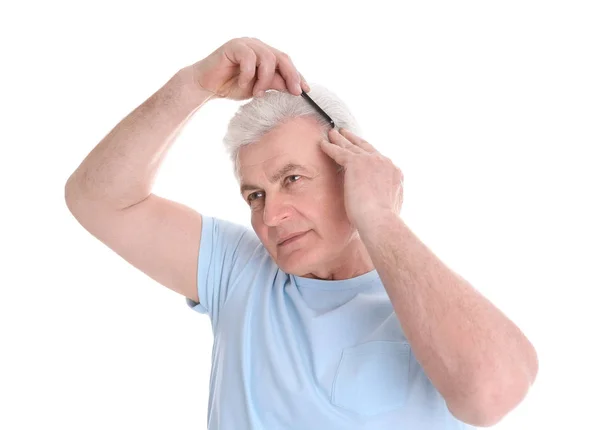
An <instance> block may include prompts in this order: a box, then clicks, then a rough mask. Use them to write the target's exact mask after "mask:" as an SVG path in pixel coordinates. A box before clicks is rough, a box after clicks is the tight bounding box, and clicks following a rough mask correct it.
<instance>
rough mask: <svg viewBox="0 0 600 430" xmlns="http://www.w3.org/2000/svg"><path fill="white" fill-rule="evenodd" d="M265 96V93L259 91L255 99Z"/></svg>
mask: <svg viewBox="0 0 600 430" xmlns="http://www.w3.org/2000/svg"><path fill="white" fill-rule="evenodd" d="M264 95H265V92H264V91H263V90H260V91H259V92H257V93H256V97H262V96H264Z"/></svg>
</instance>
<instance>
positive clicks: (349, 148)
mask: <svg viewBox="0 0 600 430" xmlns="http://www.w3.org/2000/svg"><path fill="white" fill-rule="evenodd" d="M320 144H321V149H322V150H323V152H325V154H327V155H328V156H330V157H331V158H332V159H333V160H334V161H335V162H336V163H337V164H339V165H340V166H342V167H343V169H344V204H345V207H346V214H347V215H348V219H349V220H350V222H351V223H352V224H353V225H354V226H355V227H357V228H358V230H359V231H360V230H361V228H362V227H363V226H367V225H368V223H372V222H375V221H376V220H377V219H379V218H381V217H384V216H387V215H388V214H390V213H391V214H395V215H399V214H400V209H401V208H402V201H403V198H404V189H403V185H404V174H403V173H402V171H401V170H400V169H399V168H398V167H396V166H395V165H394V163H392V160H390V159H389V158H387V157H384V156H383V155H381V154H380V153H379V152H378V151H377V150H376V149H375V148H374V147H373V146H371V144H369V143H368V142H367V141H366V140H364V139H361V138H360V137H358V136H357V135H355V134H353V133H351V132H350V131H348V130H344V129H340V133H338V132H337V131H336V130H335V129H332V130H329V141H327V140H325V139H323V140H321V143H320Z"/></svg>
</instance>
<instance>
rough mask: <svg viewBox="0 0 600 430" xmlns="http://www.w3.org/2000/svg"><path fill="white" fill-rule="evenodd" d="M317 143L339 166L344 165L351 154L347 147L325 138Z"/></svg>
mask: <svg viewBox="0 0 600 430" xmlns="http://www.w3.org/2000/svg"><path fill="white" fill-rule="evenodd" d="M319 144H320V145H321V149H322V150H323V152H325V154H327V155H329V156H330V157H331V158H332V159H333V161H335V162H336V163H338V164H339V165H340V166H346V164H347V163H348V159H349V157H350V156H351V155H352V154H351V153H350V152H349V151H348V150H347V149H344V148H341V147H339V146H337V145H335V144H332V143H331V142H329V141H328V140H326V139H321V140H320V141H319Z"/></svg>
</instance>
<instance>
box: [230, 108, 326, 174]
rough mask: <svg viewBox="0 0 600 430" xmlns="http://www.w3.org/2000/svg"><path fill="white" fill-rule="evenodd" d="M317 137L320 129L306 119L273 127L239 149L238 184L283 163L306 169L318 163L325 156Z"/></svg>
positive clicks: (296, 119) (320, 135) (320, 136)
mask: <svg viewBox="0 0 600 430" xmlns="http://www.w3.org/2000/svg"><path fill="white" fill-rule="evenodd" d="M321 138H323V129H322V126H321V125H320V124H319V123H318V122H317V121H316V120H315V119H313V118H310V117H307V118H305V117H299V118H294V119H292V120H289V121H287V122H285V123H283V124H281V125H279V126H277V127H276V128H274V129H273V130H271V131H270V132H269V133H267V134H265V135H264V136H263V137H262V138H261V139H260V141H258V142H257V143H255V144H252V145H247V146H244V147H242V148H240V152H239V169H240V179H241V181H242V182H244V179H248V180H251V179H253V178H255V177H257V175H259V176H260V175H261V174H266V173H273V171H274V170H276V169H278V168H281V167H283V166H284V165H285V164H287V163H295V164H299V165H302V166H304V167H306V168H309V169H310V168H311V167H312V166H315V165H318V164H320V163H321V162H322V160H323V156H325V157H326V155H325V154H323V153H322V151H321V149H320V148H319V140H320V139H321Z"/></svg>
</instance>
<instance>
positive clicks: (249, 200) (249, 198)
mask: <svg viewBox="0 0 600 430" xmlns="http://www.w3.org/2000/svg"><path fill="white" fill-rule="evenodd" d="M256 194H262V193H261V192H260V191H257V192H254V193H251V194H248V198H247V199H246V200H247V201H248V203H252V201H253V200H254V199H255V198H256Z"/></svg>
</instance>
